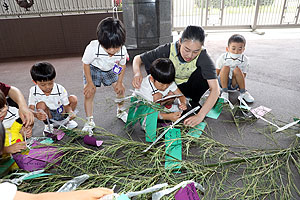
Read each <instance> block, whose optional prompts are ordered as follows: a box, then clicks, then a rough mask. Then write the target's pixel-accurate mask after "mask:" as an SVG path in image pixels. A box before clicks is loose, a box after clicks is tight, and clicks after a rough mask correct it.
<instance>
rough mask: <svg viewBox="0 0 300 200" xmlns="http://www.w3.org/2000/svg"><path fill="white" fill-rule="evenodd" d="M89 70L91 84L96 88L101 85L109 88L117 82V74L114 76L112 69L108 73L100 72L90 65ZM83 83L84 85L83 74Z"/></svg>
mask: <svg viewBox="0 0 300 200" xmlns="http://www.w3.org/2000/svg"><path fill="white" fill-rule="evenodd" d="M90 69H91V76H92V80H93V83H94V85H95V86H96V87H101V83H102V84H103V85H104V86H110V85H111V84H113V83H115V82H117V80H118V77H119V76H118V74H115V73H114V72H113V69H111V70H109V71H102V70H101V69H99V68H98V67H95V66H94V65H90ZM83 83H84V84H86V83H87V82H86V78H85V75H84V74H83Z"/></svg>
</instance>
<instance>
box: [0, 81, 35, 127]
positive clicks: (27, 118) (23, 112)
mask: <svg viewBox="0 0 300 200" xmlns="http://www.w3.org/2000/svg"><path fill="white" fill-rule="evenodd" d="M0 90H1V91H2V92H3V94H4V95H5V97H8V101H9V102H10V103H12V104H14V105H13V106H15V107H17V108H18V112H19V115H20V117H21V119H22V121H23V122H24V125H25V127H26V128H29V129H30V127H31V126H32V125H33V122H34V116H33V114H32V113H31V112H30V110H29V108H28V106H27V104H26V101H25V98H24V96H23V94H22V92H21V91H20V90H19V89H18V88H16V87H14V86H10V85H7V84H5V83H2V82H0ZM10 103H9V105H10Z"/></svg>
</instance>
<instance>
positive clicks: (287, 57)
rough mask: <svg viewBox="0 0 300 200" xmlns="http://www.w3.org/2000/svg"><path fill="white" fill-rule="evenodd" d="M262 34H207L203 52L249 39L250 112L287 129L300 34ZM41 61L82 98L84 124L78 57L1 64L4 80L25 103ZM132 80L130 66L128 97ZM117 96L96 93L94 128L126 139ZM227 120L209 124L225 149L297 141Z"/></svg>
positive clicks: (298, 109)
mask: <svg viewBox="0 0 300 200" xmlns="http://www.w3.org/2000/svg"><path fill="white" fill-rule="evenodd" d="M260 31H265V34H264V35H259V34H257V33H252V32H248V31H243V30H240V31H236V32H231V31H228V32H224V31H223V32H209V31H208V32H207V33H208V37H207V38H206V42H205V47H206V48H207V49H208V52H209V53H210V54H211V56H212V58H213V59H214V60H216V58H217V57H218V56H219V55H220V54H221V53H222V52H224V51H225V47H226V45H227V39H228V38H229V36H230V35H232V34H233V33H241V34H243V35H244V36H245V37H246V39H247V45H246V52H245V53H246V54H247V55H248V56H249V57H250V59H251V60H250V61H251V68H250V72H249V74H248V76H247V80H246V84H247V88H248V90H249V92H250V93H251V94H252V95H253V96H254V97H255V103H253V104H252V105H251V106H252V107H258V106H260V105H264V106H266V107H269V108H271V109H272V111H271V112H272V114H273V115H274V119H277V120H280V121H276V122H277V123H279V125H283V124H284V123H286V122H291V121H292V118H293V117H296V116H298V117H299V116H300V106H299V105H300V98H299V97H300V79H299V77H300V72H299V68H298V67H299V63H300V54H299V52H300V34H299V33H300V29H283V30H275V29H274V30H260ZM174 38H177V36H175V37H174ZM41 60H43V61H48V62H50V63H52V64H53V65H54V66H55V67H56V70H57V78H56V82H57V83H60V84H62V85H63V86H65V88H66V89H67V90H68V92H69V93H70V94H75V95H77V96H78V99H79V104H78V110H79V114H78V116H79V117H82V118H84V115H85V114H84V108H83V84H82V63H81V56H80V55H78V56H65V57H59V58H57V57H53V56H49V57H40V58H22V59H15V60H13V61H7V62H1V63H0V70H1V74H0V80H1V81H2V82H5V83H7V84H10V85H14V86H16V87H18V88H20V89H21V90H22V92H23V93H24V95H25V97H26V98H28V91H29V88H30V87H31V86H32V85H33V83H32V81H31V78H30V74H29V69H30V67H31V66H32V64H34V63H35V62H38V61H41ZM131 79H132V66H131V63H129V64H128V65H127V70H126V75H125V78H124V84H125V86H126V88H127V91H126V94H127V95H129V94H130V91H129V89H132V86H131ZM114 96H115V95H114V93H113V91H112V88H111V87H102V88H98V90H97V94H96V97H95V114H94V117H95V122H96V124H97V125H98V126H100V127H103V128H105V129H106V130H109V131H110V132H112V133H115V134H118V135H124V136H125V135H126V132H125V130H124V123H123V122H122V121H120V120H118V119H117V118H116V117H115V114H116V106H115V104H114V102H113V100H114ZM236 97H237V94H233V95H232V96H231V100H232V102H233V103H236ZM228 120H232V118H231V115H230V113H229V112H228V111H223V113H222V114H221V116H220V117H219V119H218V120H214V119H206V121H207V123H208V127H209V132H211V134H212V135H213V137H214V138H215V139H216V140H218V141H220V142H222V143H225V144H237V143H238V144H243V145H246V146H248V147H257V148H263V149H264V148H274V147H275V146H276V147H278V145H279V146H280V147H286V146H287V145H288V144H290V142H291V141H292V140H294V139H295V137H294V136H291V135H288V137H286V135H285V133H278V134H272V137H274V138H278V139H279V143H278V144H275V143H274V142H272V141H270V140H269V139H267V137H265V136H264V135H263V134H261V132H260V131H259V130H261V129H263V128H265V127H266V123H265V122H263V121H257V122H255V123H253V124H243V125H242V126H241V129H240V131H237V128H236V126H235V125H234V123H228V122H227V121H228ZM281 121H282V123H281ZM78 122H79V128H82V126H83V123H84V122H83V121H81V120H78ZM298 127H299V126H298ZM42 129H43V124H42V123H41V122H36V126H35V128H34V135H40V134H41V132H42ZM134 135H135V137H136V136H138V137H139V136H141V138H140V139H143V136H142V135H143V133H142V132H141V131H140V129H139V127H137V128H136V130H135V131H134Z"/></svg>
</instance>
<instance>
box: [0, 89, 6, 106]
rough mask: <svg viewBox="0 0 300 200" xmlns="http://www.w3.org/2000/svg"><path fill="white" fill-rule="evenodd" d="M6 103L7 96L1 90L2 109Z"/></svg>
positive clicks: (0, 104) (0, 101) (0, 103)
mask: <svg viewBox="0 0 300 200" xmlns="http://www.w3.org/2000/svg"><path fill="white" fill-rule="evenodd" d="M5 105H6V97H5V95H4V93H3V92H2V91H1V90H0V109H1V108H3V107H4V106H5Z"/></svg>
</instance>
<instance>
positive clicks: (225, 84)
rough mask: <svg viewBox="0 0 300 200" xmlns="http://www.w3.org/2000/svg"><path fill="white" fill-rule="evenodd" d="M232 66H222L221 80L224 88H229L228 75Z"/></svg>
mask: <svg viewBox="0 0 300 200" xmlns="http://www.w3.org/2000/svg"><path fill="white" fill-rule="evenodd" d="M229 72H230V67H229V66H224V67H222V69H221V71H220V80H221V86H222V89H223V88H228V77H229Z"/></svg>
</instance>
